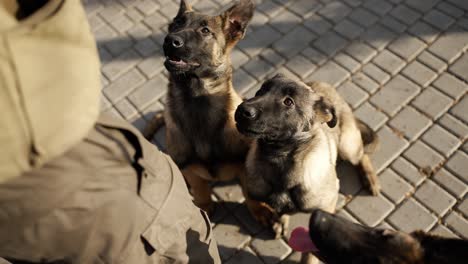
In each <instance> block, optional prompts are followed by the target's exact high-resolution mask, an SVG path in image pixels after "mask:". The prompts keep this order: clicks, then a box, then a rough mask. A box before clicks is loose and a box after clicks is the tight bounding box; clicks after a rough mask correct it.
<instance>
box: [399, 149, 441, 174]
mask: <svg viewBox="0 0 468 264" xmlns="http://www.w3.org/2000/svg"><path fill="white" fill-rule="evenodd" d="M403 155H404V156H405V158H407V159H408V160H410V161H411V162H413V163H414V164H415V165H416V166H417V167H418V169H419V170H420V171H422V172H424V173H426V174H427V175H430V174H432V173H433V170H434V169H436V168H437V167H439V166H440V165H441V163H442V161H443V160H444V157H442V156H441V155H440V154H439V153H437V152H436V151H434V150H433V149H431V148H430V147H429V146H427V145H426V144H424V143H422V142H421V141H416V142H415V143H414V144H413V145H412V146H411V147H410V148H408V150H406V151H405V153H404V154H403Z"/></svg>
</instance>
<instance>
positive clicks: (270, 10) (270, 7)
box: [257, 1, 284, 18]
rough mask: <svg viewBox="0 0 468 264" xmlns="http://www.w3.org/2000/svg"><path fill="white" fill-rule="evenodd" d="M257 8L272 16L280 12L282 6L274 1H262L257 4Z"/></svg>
mask: <svg viewBox="0 0 468 264" xmlns="http://www.w3.org/2000/svg"><path fill="white" fill-rule="evenodd" d="M257 9H258V10H260V11H262V12H263V13H265V14H266V15H267V16H269V17H270V18H273V17H275V16H276V15H277V14H278V13H279V12H281V11H282V10H283V9H284V7H283V6H282V5H279V4H277V3H275V2H274V1H263V2H262V3H261V4H260V5H257Z"/></svg>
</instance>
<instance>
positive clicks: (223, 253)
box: [213, 216, 250, 260]
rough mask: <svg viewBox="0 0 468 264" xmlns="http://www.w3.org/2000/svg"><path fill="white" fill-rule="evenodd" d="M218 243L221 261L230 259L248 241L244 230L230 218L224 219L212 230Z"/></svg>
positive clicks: (248, 237)
mask: <svg viewBox="0 0 468 264" xmlns="http://www.w3.org/2000/svg"><path fill="white" fill-rule="evenodd" d="M213 233H214V236H215V237H216V242H217V243H218V249H219V255H220V257H221V259H222V260H227V259H229V258H230V257H232V256H233V255H234V254H235V253H236V252H237V251H238V250H239V249H240V248H241V247H242V246H243V245H245V244H246V243H247V242H248V241H249V240H250V236H249V235H247V234H246V231H245V229H244V228H243V227H242V226H240V225H239V223H238V222H237V221H236V220H235V219H234V217H232V216H228V217H226V218H225V219H224V220H223V221H222V222H221V223H219V224H217V225H216V226H215V227H214V229H213Z"/></svg>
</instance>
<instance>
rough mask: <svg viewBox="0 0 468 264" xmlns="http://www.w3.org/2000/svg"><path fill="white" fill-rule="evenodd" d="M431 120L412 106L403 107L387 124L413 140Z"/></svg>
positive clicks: (427, 126)
mask: <svg viewBox="0 0 468 264" xmlns="http://www.w3.org/2000/svg"><path fill="white" fill-rule="evenodd" d="M431 123H432V122H431V120H430V119H429V118H427V117H425V116H424V115H422V114H421V113H419V112H418V111H416V110H415V109H414V108H412V107H405V108H403V110H401V112H399V113H398V114H397V115H396V116H395V117H394V118H393V119H392V120H391V121H390V122H389V125H390V126H391V127H393V128H394V129H396V130H398V131H399V132H401V133H403V135H404V136H405V137H406V138H408V140H410V141H413V140H415V139H416V138H418V137H419V136H420V135H421V134H422V133H423V132H424V131H425V130H426V129H427V128H429V126H431Z"/></svg>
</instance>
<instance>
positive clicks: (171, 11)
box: [159, 1, 196, 19]
mask: <svg viewBox="0 0 468 264" xmlns="http://www.w3.org/2000/svg"><path fill="white" fill-rule="evenodd" d="M195 7H196V6H195ZM178 10H179V3H177V2H176V1H166V2H164V3H161V5H160V8H159V12H161V14H164V15H165V16H166V17H167V18H168V19H172V18H174V17H175V16H176V15H177V11H178Z"/></svg>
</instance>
